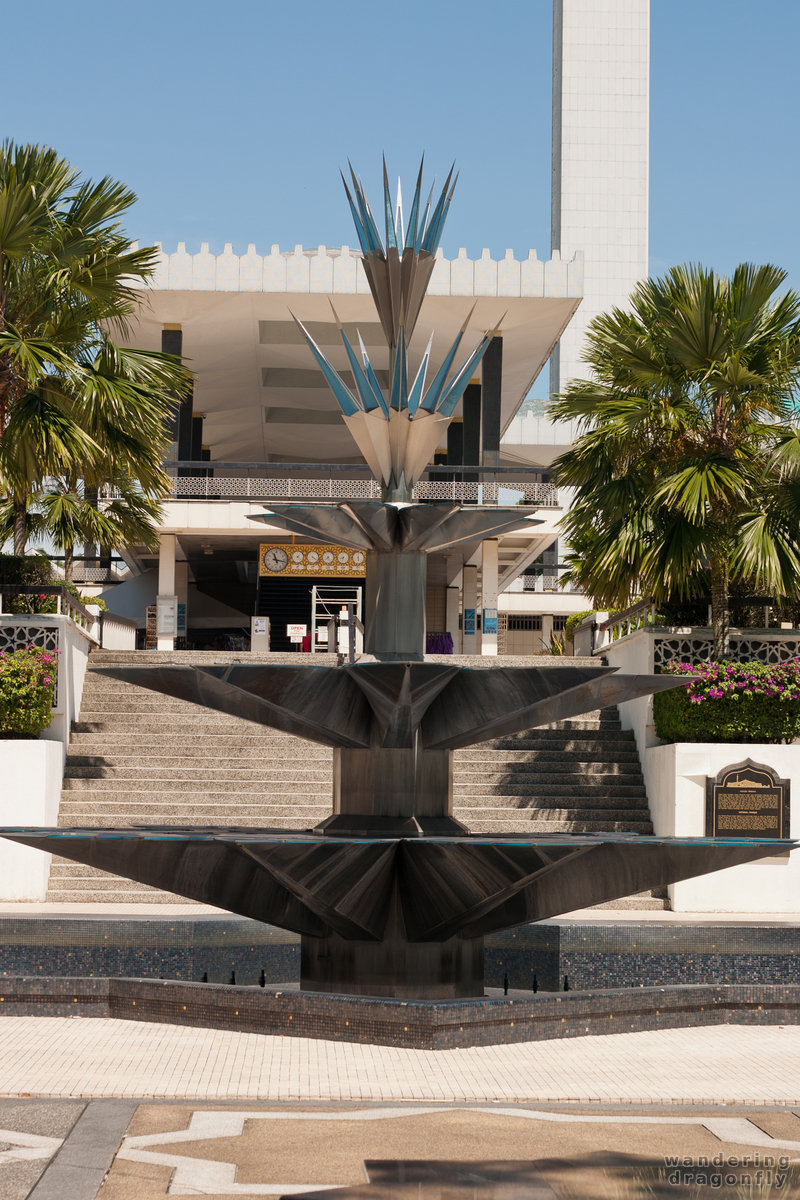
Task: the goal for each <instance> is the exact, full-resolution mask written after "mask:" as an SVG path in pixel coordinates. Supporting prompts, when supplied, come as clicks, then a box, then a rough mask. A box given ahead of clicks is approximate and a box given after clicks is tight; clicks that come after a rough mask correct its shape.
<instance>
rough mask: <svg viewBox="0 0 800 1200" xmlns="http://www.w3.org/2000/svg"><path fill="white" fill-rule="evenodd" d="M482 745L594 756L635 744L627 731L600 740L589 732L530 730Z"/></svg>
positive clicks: (631, 735) (496, 748)
mask: <svg viewBox="0 0 800 1200" xmlns="http://www.w3.org/2000/svg"><path fill="white" fill-rule="evenodd" d="M482 744H483V745H484V746H490V747H492V748H493V749H495V750H503V751H505V750H548V749H552V748H555V747H557V748H559V749H560V750H561V751H562V752H564V751H567V752H569V751H576V752H579V753H581V754H591V755H592V756H594V751H595V750H598V751H603V750H617V749H619V750H630V749H633V748H634V747H635V745H636V742H635V741H634V738H633V734H632V733H630V732H629V731H628V730H622V731H620V732H617V733H611V734H608V735H607V736H606V737H602V738H601V737H598V736H597V734H596V733H594V732H592V731H591V730H588V731H585V732H584V735H583V736H581V735H580V734H578V733H575V732H571V733H568V734H565V733H554V732H552V731H547V732H544V733H540V732H539V731H538V730H532V731H531V732H530V733H526V734H517V735H516V736H514V737H509V738H497V739H496V740H493V741H487V742H484V743H482Z"/></svg>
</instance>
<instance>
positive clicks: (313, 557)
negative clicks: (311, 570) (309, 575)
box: [306, 550, 319, 563]
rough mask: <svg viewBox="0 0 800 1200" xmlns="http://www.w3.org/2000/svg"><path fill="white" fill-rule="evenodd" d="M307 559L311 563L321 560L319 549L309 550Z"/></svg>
mask: <svg viewBox="0 0 800 1200" xmlns="http://www.w3.org/2000/svg"><path fill="white" fill-rule="evenodd" d="M306 559H307V560H308V562H310V563H315V562H319V551H317V550H309V552H308V554H307V555H306Z"/></svg>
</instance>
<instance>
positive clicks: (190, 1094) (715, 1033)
mask: <svg viewBox="0 0 800 1200" xmlns="http://www.w3.org/2000/svg"><path fill="white" fill-rule="evenodd" d="M0 1094H2V1095H5V1096H19V1095H21V1094H22V1095H38V1096H62V1097H68V1096H69V1097H142V1098H144V1097H155V1098H161V1099H192V1100H250V1099H252V1100H260V1101H369V1102H375V1101H417V1102H419V1101H424V1102H430V1101H435V1102H442V1101H449V1102H454V1101H455V1102H467V1103H469V1102H473V1103H474V1102H478V1101H485V1102H487V1101H488V1102H493V1101H501V1102H502V1101H517V1102H519V1101H528V1102H531V1101H533V1102H550V1103H552V1102H562V1101H566V1102H588V1103H591V1102H596V1101H602V1102H605V1103H622V1104H681V1103H690V1104H718V1103H725V1104H737V1105H798V1106H800V1027H797V1026H787V1027H780V1026H766V1027H764V1026H761V1027H754V1026H736V1025H729V1026H710V1027H708V1026H707V1027H705V1028H699V1029H668V1030H659V1031H652V1032H643V1033H622V1034H612V1035H605V1036H602V1037H582V1038H571V1039H568V1040H564V1041H548V1042H529V1043H521V1044H515V1045H508V1046H491V1047H476V1048H471V1049H463V1050H407V1049H400V1048H396V1047H391V1046H370V1045H361V1044H357V1043H338V1042H332V1041H331V1042H326V1041H314V1040H311V1039H306V1038H288V1037H287V1038H281V1037H271V1036H266V1035H260V1034H251V1033H233V1032H229V1031H224V1030H214V1029H192V1028H186V1027H178V1026H170V1025H157V1024H149V1023H148V1024H144V1023H142V1024H138V1023H134V1022H126V1021H122V1020H116V1019H97V1018H72V1019H71V1018H68V1017H5V1018H0Z"/></svg>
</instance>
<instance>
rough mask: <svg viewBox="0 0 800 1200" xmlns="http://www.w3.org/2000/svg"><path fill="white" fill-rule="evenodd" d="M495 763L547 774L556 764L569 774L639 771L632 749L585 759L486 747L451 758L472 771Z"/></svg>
mask: <svg viewBox="0 0 800 1200" xmlns="http://www.w3.org/2000/svg"><path fill="white" fill-rule="evenodd" d="M498 762H502V763H506V764H508V765H509V766H516V764H521V765H522V766H523V767H525V766H530V767H538V766H539V765H540V764H541V765H542V767H543V769H546V770H548V771H555V770H557V769H558V764H563V765H564V768H565V770H569V771H572V770H578V771H583V770H585V771H589V770H591V769H592V768H593V767H598V768H602V769H603V770H609V771H610V770H612V768H613V767H614V766H616V765H617V764H619V765H622V766H625V767H626V768H630V767H633V768H635V769H636V770H637V771H638V770H639V769H640V766H639V755H638V754H637V752H636V750H635V749H633V748H626V749H624V750H617V751H614V750H613V749H611V750H609V749H606V750H597V751H595V753H594V754H592V756H591V757H588V755H586V754H582V753H581V752H580V751H578V750H574V751H565V750H562V749H560V748H559V747H557V746H554V747H552V748H550V749H548V750H503V751H502V752H499V751H497V750H494V749H492V747H491V746H490V745H489V744H488V743H486V745H484V746H477V747H475V749H471V750H456V751H455V753H454V757H453V768H454V769H462V768H463V769H471V768H472V766H473V764H475V765H477V766H480V765H481V764H483V763H486V764H491V765H492V767H494V766H496V764H497V763H498Z"/></svg>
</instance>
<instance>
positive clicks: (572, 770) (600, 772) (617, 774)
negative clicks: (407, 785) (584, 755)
mask: <svg viewBox="0 0 800 1200" xmlns="http://www.w3.org/2000/svg"><path fill="white" fill-rule="evenodd" d="M498 758H499V755H498V756H496V757H495V758H494V759H488V760H486V759H484V760H483V761H480V762H467V763H464V762H459V761H458V760H456V762H455V763H454V766H453V777H454V778H455V779H459V780H461V782H462V783H467V782H469V780H470V779H478V778H479V779H489V778H495V777H499V778H501V779H507V778H513V779H514V780H515V781H519V780H524V779H527V778H528V777H530V778H532V779H545V778H550V777H552V778H553V781H554V782H555V778H556V776H560V777H562V778H563V779H564V781H567V780H572V779H586V780H594V779H597V780H600V781H606V782H608V783H610V784H613V783H614V782H615V781H616V780H621V781H624V780H627V779H634V780H636V781H637V782H638V781H639V779H640V777H641V772H640V769H639V764H638V762H622V763H618V762H594V763H576V762H574V761H572V760H571V759H566V760H564V759H561V761H558V760H556V761H554V762H544V763H531V762H503V761H502V760H501V761H500V762H498Z"/></svg>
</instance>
